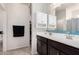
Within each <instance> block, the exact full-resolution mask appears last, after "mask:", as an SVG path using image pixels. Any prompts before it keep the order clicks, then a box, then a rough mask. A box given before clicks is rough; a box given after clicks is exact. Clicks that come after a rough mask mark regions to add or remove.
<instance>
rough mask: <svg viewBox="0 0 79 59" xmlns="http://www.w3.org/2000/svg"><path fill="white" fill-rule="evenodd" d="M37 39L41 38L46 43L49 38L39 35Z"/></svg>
mask: <svg viewBox="0 0 79 59" xmlns="http://www.w3.org/2000/svg"><path fill="white" fill-rule="evenodd" d="M37 39H38V40H41V41H42V42H44V43H47V38H44V37H42V36H39V35H37Z"/></svg>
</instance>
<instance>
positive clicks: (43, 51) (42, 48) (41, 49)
mask: <svg viewBox="0 0 79 59" xmlns="http://www.w3.org/2000/svg"><path fill="white" fill-rule="evenodd" d="M37 39H38V40H37V51H38V53H39V54H40V55H47V39H46V38H44V37H40V36H37Z"/></svg>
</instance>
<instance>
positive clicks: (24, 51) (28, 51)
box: [4, 48, 31, 55]
mask: <svg viewBox="0 0 79 59" xmlns="http://www.w3.org/2000/svg"><path fill="white" fill-rule="evenodd" d="M4 55H31V49H30V48H20V49H16V50H11V51H7V52H5V53H4Z"/></svg>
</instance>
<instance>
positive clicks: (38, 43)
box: [37, 40, 42, 54]
mask: <svg viewBox="0 0 79 59" xmlns="http://www.w3.org/2000/svg"><path fill="white" fill-rule="evenodd" d="M37 52H38V54H42V51H41V41H40V40H37Z"/></svg>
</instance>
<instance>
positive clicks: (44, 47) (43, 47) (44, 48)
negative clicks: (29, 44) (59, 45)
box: [41, 42, 47, 55]
mask: <svg viewBox="0 0 79 59" xmlns="http://www.w3.org/2000/svg"><path fill="white" fill-rule="evenodd" d="M41 49H42V55H47V44H46V43H44V42H41Z"/></svg>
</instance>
